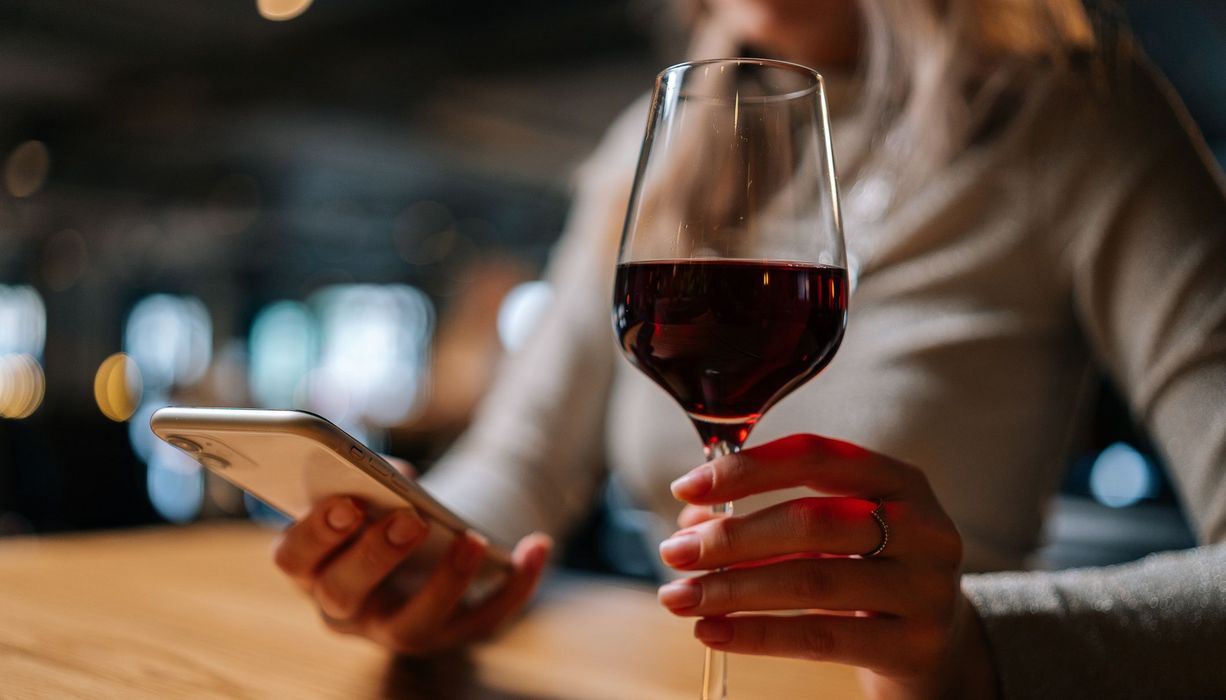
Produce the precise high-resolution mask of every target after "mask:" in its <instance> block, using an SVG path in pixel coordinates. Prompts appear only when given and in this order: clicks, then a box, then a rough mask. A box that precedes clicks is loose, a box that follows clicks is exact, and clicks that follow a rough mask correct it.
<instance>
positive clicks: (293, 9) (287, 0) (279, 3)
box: [255, 0, 312, 22]
mask: <svg viewBox="0 0 1226 700" xmlns="http://www.w3.org/2000/svg"><path fill="white" fill-rule="evenodd" d="M311 2H312V0H256V3H255V7H256V10H258V11H259V13H260V16H261V17H263V18H264V19H267V20H272V21H274V22H284V21H286V20H291V19H293V18H295V17H297V16H298V15H301V14H302V13H303V12H306V11H307V8H309V7H310V6H311Z"/></svg>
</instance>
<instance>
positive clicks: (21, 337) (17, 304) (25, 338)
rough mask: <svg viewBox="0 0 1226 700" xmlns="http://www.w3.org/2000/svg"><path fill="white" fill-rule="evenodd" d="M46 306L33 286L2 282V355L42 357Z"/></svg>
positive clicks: (0, 306) (0, 309)
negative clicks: (8, 284)
mask: <svg viewBox="0 0 1226 700" xmlns="http://www.w3.org/2000/svg"><path fill="white" fill-rule="evenodd" d="M46 337H47V308H46V306H44V305H43V299H42V297H41V296H39V294H38V292H37V291H35V290H34V288H33V287H26V286H15V287H14V286H6V285H3V284H0V355H7V354H17V355H20V354H26V355H33V356H34V357H35V358H38V357H42V354H43V343H44V342H45V341H46Z"/></svg>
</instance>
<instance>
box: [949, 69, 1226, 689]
mask: <svg viewBox="0 0 1226 700" xmlns="http://www.w3.org/2000/svg"><path fill="white" fill-rule="evenodd" d="M1152 85H1153V84H1152V83H1151V87H1152ZM1138 100H1141V101H1140V102H1137V101H1134V102H1133V103H1131V106H1134V107H1136V108H1137V110H1138V112H1142V113H1145V114H1148V115H1149V116H1146V117H1144V118H1142V119H1136V118H1135V117H1132V116H1130V118H1129V121H1130V122H1134V121H1135V124H1132V125H1130V126H1127V127H1126V128H1124V129H1123V130H1121V133H1117V134H1113V135H1111V136H1110V139H1111V141H1112V142H1113V143H1112V147H1111V149H1110V150H1111V152H1112V155H1111V156H1109V157H1106V158H1104V159H1102V160H1100V161H1099V163H1098V164H1097V167H1096V168H1095V170H1097V171H1098V172H1094V173H1091V175H1090V176H1091V177H1098V178H1101V180H1100V182H1101V183H1102V187H1101V189H1100V192H1102V193H1104V194H1105V195H1106V196H1105V197H1104V199H1106V200H1108V201H1107V202H1106V203H1104V202H1102V201H1099V202H1097V203H1089V204H1086V205H1085V206H1084V208H1085V209H1087V210H1090V211H1089V212H1088V213H1087V214H1085V218H1083V219H1081V220H1080V221H1078V231H1077V233H1076V234H1074V235H1073V237H1072V241H1071V244H1070V245H1069V246H1068V247H1067V249H1066V252H1067V253H1068V270H1069V272H1070V274H1071V277H1072V284H1071V288H1072V295H1073V302H1074V305H1075V311H1076V313H1077V317H1078V320H1079V322H1080V325H1081V327H1082V329H1083V331H1084V333H1085V336H1086V338H1087V340H1088V342H1089V345H1090V346H1091V349H1092V351H1093V353H1094V355H1095V357H1096V359H1097V360H1098V361H1099V363H1100V364H1101V365H1102V366H1103V367H1104V368H1105V369H1106V370H1107V371H1108V372H1110V374H1111V375H1112V377H1113V379H1114V380H1115V381H1116V383H1117V384H1118V385H1119V386H1120V387H1121V388H1122V390H1123V391H1124V394H1125V395H1126V397H1127V399H1128V401H1129V403H1130V405H1131V408H1132V411H1133V413H1134V415H1135V416H1136V417H1137V418H1138V419H1139V420H1140V421H1142V422H1143V424H1144V425H1145V427H1146V429H1147V430H1148V432H1149V434H1150V436H1151V437H1152V438H1153V440H1154V443H1155V444H1156V445H1157V446H1158V449H1159V450H1160V451H1161V453H1162V455H1163V456H1164V458H1165V460H1166V462H1167V464H1168V465H1169V467H1170V470H1171V473H1172V476H1173V478H1174V481H1175V485H1176V490H1177V492H1178V494H1179V497H1180V499H1181V501H1182V503H1183V505H1184V507H1185V510H1186V512H1187V513H1188V514H1189V516H1190V518H1191V520H1192V522H1193V525H1194V526H1195V530H1196V532H1197V535H1198V538H1199V541H1200V542H1201V544H1202V546H1201V547H1200V548H1198V549H1194V550H1190V551H1187V552H1181V553H1174V554H1166V555H1161V556H1153V557H1150V558H1148V559H1145V560H1142V561H1140V562H1137V563H1134V564H1130V565H1123V566H1119V567H1111V568H1102V569H1088V570H1076V571H1066V572H1060V573H1046V572H1033V573H1013V574H988V575H980V576H967V577H966V578H965V579H964V590H965V591H966V593H967V595H968V597H969V598H970V599H971V600H972V602H973V603H974V605H975V607H976V609H977V610H978V612H979V614H980V617H981V618H982V620H983V623H984V629H985V631H986V634H987V637H988V640H989V643H990V645H991V646H992V649H993V655H994V657H995V659H996V663H997V668H998V671H999V676H1000V680H1001V685H1002V691H1003V694H1004V697H1006V698H1031V697H1034V698H1040V697H1043V698H1047V697H1087V696H1095V697H1117V698H1125V697H1138V698H1140V697H1221V696H1223V695H1224V694H1226V664H1223V663H1222V660H1223V657H1222V650H1223V649H1226V545H1223V544H1221V543H1223V542H1226V195H1224V191H1223V188H1222V185H1221V180H1220V172H1219V171H1218V170H1217V169H1216V166H1215V165H1212V164H1210V163H1209V162H1208V161H1207V159H1206V157H1205V155H1204V154H1205V151H1204V149H1201V148H1198V145H1197V143H1196V142H1195V140H1194V139H1192V138H1189V136H1188V135H1187V134H1186V133H1185V132H1184V131H1183V130H1182V129H1181V128H1180V126H1179V122H1178V118H1179V115H1177V114H1175V113H1173V112H1172V110H1171V107H1170V105H1169V103H1168V102H1167V101H1166V100H1165V97H1164V96H1163V95H1161V94H1160V89H1159V88H1154V89H1153V92H1152V94H1150V95H1148V96H1145V97H1142V98H1138ZM1214 543H1218V544H1214Z"/></svg>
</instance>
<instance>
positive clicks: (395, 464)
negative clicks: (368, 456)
mask: <svg viewBox="0 0 1226 700" xmlns="http://www.w3.org/2000/svg"><path fill="white" fill-rule="evenodd" d="M379 456H380V457H382V458H383V460H384V461H386V462H387V463H388V464H390V465H392V468H394V469H395V470H396V471H398V472H400V473H401V474H403V475H404V476H407V477H409V478H410V479H416V478H417V468H416V467H414V466H413V465H412V464H409V463H408V462H406V461H405V460H403V459H400V458H399V457H393V456H391V455H385V454H380V455H379Z"/></svg>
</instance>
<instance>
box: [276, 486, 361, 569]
mask: <svg viewBox="0 0 1226 700" xmlns="http://www.w3.org/2000/svg"><path fill="white" fill-rule="evenodd" d="M362 520H363V514H362V509H361V508H360V507H359V505H358V503H357V502H356V501H354V500H353V499H352V498H349V497H348V496H335V497H332V498H327V499H325V500H323V501H320V502H319V503H318V504H316V505H315V507H313V508H312V509H311V510H310V512H309V513H307V515H306V516H304V517H303V518H302V519H301V520H299V521H297V522H295V523H294V524H293V525H291V526H290V527H289V528H288V529H286V531H285V532H284V533H283V535H282V538H281V541H280V543H279V544H278V545H277V547H276V549H275V550H274V551H273V561H274V562H276V564H277V567H278V568H279V569H281V571H283V572H285V573H286V574H287V575H289V576H290V578H293V579H294V580H295V581H296V582H297V583H298V585H299V586H301V587H303V588H304V589H305V590H308V591H309V590H310V587H311V580H312V579H313V578H314V575H315V570H316V569H317V568H318V567H319V565H320V564H321V563H323V562H324V561H325V560H326V559H327V558H328V557H329V556H331V555H332V554H333V553H334V552H335V551H336V550H337V549H338V548H339V547H340V546H341V545H343V544H344V543H345V542H346V541H348V540H349V538H350V536H352V535H353V534H354V533H355V532H356V531H357V530H358V529H360V527H361V525H362Z"/></svg>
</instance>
